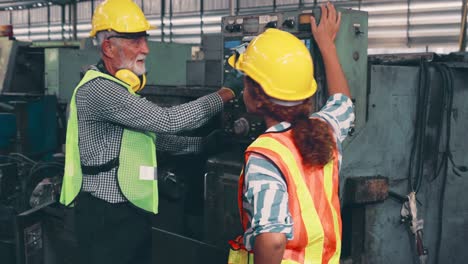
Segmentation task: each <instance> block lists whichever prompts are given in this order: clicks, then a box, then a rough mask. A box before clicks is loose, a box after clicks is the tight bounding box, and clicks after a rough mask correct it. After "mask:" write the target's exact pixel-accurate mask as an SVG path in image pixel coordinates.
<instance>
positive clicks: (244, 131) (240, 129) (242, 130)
mask: <svg viewBox="0 0 468 264" xmlns="http://www.w3.org/2000/svg"><path fill="white" fill-rule="evenodd" d="M233 129H234V134H236V135H239V136H247V135H248V134H249V130H250V127H249V121H248V120H247V119H245V118H244V117H241V118H239V119H237V120H236V121H234V126H233Z"/></svg>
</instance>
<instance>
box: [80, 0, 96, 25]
mask: <svg viewBox="0 0 468 264" xmlns="http://www.w3.org/2000/svg"><path fill="white" fill-rule="evenodd" d="M92 16H93V9H92V2H78V3H77V18H78V21H79V22H84V23H88V22H89V21H91V17H92Z"/></svg>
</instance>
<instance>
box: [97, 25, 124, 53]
mask: <svg viewBox="0 0 468 264" xmlns="http://www.w3.org/2000/svg"><path fill="white" fill-rule="evenodd" d="M116 35H118V33H117V32H116V31H113V30H102V31H99V32H98V33H96V37H95V38H94V40H93V43H94V45H95V46H96V47H97V49H98V51H99V52H100V53H102V43H103V42H104V40H106V39H107V38H109V37H112V36H116Z"/></svg>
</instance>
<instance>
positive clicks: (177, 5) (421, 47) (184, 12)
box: [0, 0, 462, 54]
mask: <svg viewBox="0 0 468 264" xmlns="http://www.w3.org/2000/svg"><path fill="white" fill-rule="evenodd" d="M161 1H165V16H164V26H163V27H161V25H160V24H161V17H160V16H161ZM201 1H202V0H192V1H187V0H137V1H136V3H137V4H139V5H140V6H141V7H142V9H143V10H144V12H145V14H146V15H147V17H148V19H149V20H150V21H151V23H152V24H153V25H157V26H158V29H156V30H152V31H151V32H150V34H151V35H152V37H151V39H158V40H164V41H169V42H170V41H176V42H178V41H181V42H192V43H199V42H200V34H201V33H202V32H203V33H219V32H220V30H221V27H220V21H221V19H220V18H221V17H222V16H224V15H228V13H229V0H224V1H220V0H203V8H204V10H203V11H204V12H203V18H202V20H200V7H201ZM100 2H101V1H100V0H99V1H94V4H95V6H96V5H97V4H99V3H100ZM236 2H239V7H240V8H239V12H240V13H241V14H246V13H253V12H271V11H273V4H274V3H276V8H277V10H283V9H290V8H297V7H299V6H300V5H302V6H305V7H311V6H313V5H314V3H318V4H320V3H325V2H326V1H325V0H317V1H315V0H302V1H300V0H276V1H274V0H256V1H252V0H235V1H234V4H235V3H236ZM171 3H172V12H170V11H171V8H170V7H171V6H170V4H171ZM334 3H335V5H336V6H338V7H342V8H353V9H359V10H363V11H367V12H368V13H369V32H368V38H369V53H370V54H372V53H392V52H416V51H426V50H428V51H436V52H441V53H447V52H450V51H455V50H457V46H458V39H459V34H460V21H461V3H462V1H461V0H445V1H440V0H439V1H436V0H341V1H334ZM33 10H34V11H33ZM36 10H38V11H36ZM39 10H42V11H39ZM43 10H45V8H40V9H32V10H31V11H32V12H31V23H34V25H33V26H34V27H37V26H38V25H45V27H47V15H44V11H43ZM92 10H93V9H92V7H91V2H90V1H84V2H83V1H81V2H78V37H86V36H87V33H88V32H89V29H90V20H91V16H92V14H91V13H92ZM11 12H12V13H13V26H14V32H15V35H16V37H17V38H18V39H25V40H27V39H28V38H30V36H34V38H38V37H40V36H41V33H38V32H48V30H42V31H40V30H37V31H36V29H34V30H27V29H25V27H28V15H27V11H26V10H13V11H11ZM68 12H69V8H68V7H67V6H66V8H65V19H66V29H65V37H66V38H69V37H70V36H69V35H70V34H71V32H70V28H69V24H70V23H69V19H70V18H69V15H68ZM9 14H10V11H0V19H1V20H0V21H3V22H2V23H3V24H7V23H9V21H10V15H9ZM61 18H62V13H61V7H60V6H50V21H51V23H54V22H55V23H61V20H62V19H61ZM33 21H34V22H33ZM201 21H202V22H203V26H202V27H201V26H200V23H201ZM51 27H52V26H51ZM30 31H31V32H32V34H31V32H30ZM18 32H21V33H18ZM50 32H51V33H50V34H48V33H44V34H42V37H43V39H48V38H49V37H50V36H49V35H51V34H59V35H61V34H62V30H61V27H59V29H58V30H57V29H56V26H55V28H53V29H52V28H51V29H50ZM30 34H31V35H30Z"/></svg>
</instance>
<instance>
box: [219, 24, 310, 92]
mask: <svg viewBox="0 0 468 264" xmlns="http://www.w3.org/2000/svg"><path fill="white" fill-rule="evenodd" d="M228 63H229V64H230V65H231V66H232V67H233V68H235V69H238V70H240V71H242V72H244V73H245V74H246V75H248V76H249V77H250V78H252V79H253V80H255V81H256V82H257V83H258V84H260V86H262V88H263V90H264V92H265V93H266V94H267V95H268V96H270V97H272V98H275V99H279V100H283V101H299V100H304V99H306V98H309V97H311V96H312V95H314V93H315V91H316V90H317V83H316V81H315V79H314V65H313V62H312V58H311V56H310V52H309V50H308V49H307V47H306V46H305V45H304V43H303V42H302V41H301V40H299V39H298V38H297V37H295V36H294V35H292V34H291V33H288V32H286V31H282V30H279V29H267V30H266V31H265V32H263V33H262V34H260V35H258V36H257V37H255V38H254V39H253V40H252V41H251V42H250V44H249V45H248V46H247V49H246V50H245V52H244V53H242V54H236V55H233V56H231V57H230V58H229V60H228Z"/></svg>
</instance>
